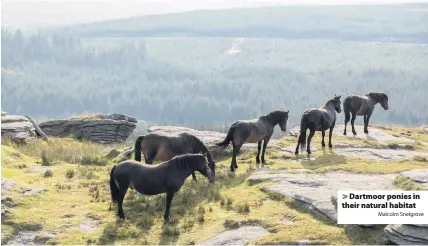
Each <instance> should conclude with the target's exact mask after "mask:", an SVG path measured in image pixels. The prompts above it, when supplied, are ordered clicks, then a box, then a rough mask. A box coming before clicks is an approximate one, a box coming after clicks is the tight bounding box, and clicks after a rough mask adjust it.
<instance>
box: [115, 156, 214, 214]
mask: <svg viewBox="0 0 428 246" xmlns="http://www.w3.org/2000/svg"><path fill="white" fill-rule="evenodd" d="M195 171H198V172H200V173H201V174H202V175H203V176H205V177H207V178H208V179H209V181H210V183H214V182H215V179H214V175H213V173H212V172H211V169H210V168H209V166H208V158H207V156H206V154H185V155H178V156H176V157H174V158H173V159H171V160H169V161H167V162H163V163H161V164H159V165H155V166H152V165H147V164H143V163H140V162H137V161H134V160H126V161H122V162H121V163H119V164H118V165H115V166H113V168H112V169H111V171H110V192H111V198H112V201H113V203H116V202H117V204H118V212H117V214H118V216H119V217H120V218H121V219H125V214H124V213H123V207H122V204H123V199H124V198H125V195H126V192H127V191H128V188H131V189H135V190H136V191H137V192H138V193H140V194H142V195H149V196H153V195H157V194H161V193H166V208H165V214H164V219H165V222H168V221H169V219H170V208H171V201H172V198H173V197H174V194H175V193H176V192H178V191H179V190H180V189H181V187H182V186H183V184H184V181H185V180H186V179H187V177H189V176H190V174H192V173H194V172H195Z"/></svg>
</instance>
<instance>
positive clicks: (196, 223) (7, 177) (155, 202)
mask: <svg viewBox="0 0 428 246" xmlns="http://www.w3.org/2000/svg"><path fill="white" fill-rule="evenodd" d="M340 127H341V126H340V125H339V126H338V129H340ZM357 130H359V128H358V129H357ZM295 142H296V138H295V137H292V136H287V137H284V138H282V139H280V140H278V141H276V142H275V144H272V145H269V146H268V150H267V156H266V160H267V165H266V166H264V167H258V166H256V163H255V152H254V150H251V149H248V150H246V151H244V152H243V153H242V154H241V155H240V156H239V158H238V165H239V168H238V170H237V173H236V174H231V173H229V172H228V167H229V164H230V161H231V159H230V156H227V157H225V158H224V159H223V157H220V156H217V157H215V158H216V161H217V179H216V183H215V184H214V185H209V183H208V181H207V180H205V179H204V178H203V177H202V176H201V175H200V174H199V173H197V177H198V181H196V182H192V181H191V178H189V179H188V180H187V181H186V183H185V185H184V187H183V188H182V190H181V191H179V193H178V194H177V195H176V196H175V198H174V200H173V203H172V210H171V211H172V218H173V222H172V223H171V224H168V225H163V224H162V222H163V217H162V215H163V211H164V210H163V209H164V206H165V195H159V196H154V197H144V196H141V195H138V194H137V193H136V192H135V191H133V190H132V191H128V193H127V195H126V198H125V202H124V210H125V213H126V214H127V216H128V218H129V219H128V220H126V221H120V220H117V219H116V212H115V210H114V211H109V205H110V194H109V188H108V177H109V175H108V174H109V171H110V169H111V167H112V165H113V164H114V163H117V161H116V160H112V159H109V158H107V157H104V155H105V153H106V149H107V148H110V147H114V148H117V149H123V148H124V147H125V146H126V145H132V143H126V144H124V145H114V146H108V145H107V146H106V145H98V144H94V143H84V142H77V141H75V140H72V139H67V138H62V139H55V138H51V144H49V143H46V142H42V140H40V141H38V140H36V141H35V142H32V143H29V144H27V145H16V144H12V143H11V142H9V141H7V140H6V139H2V155H1V162H2V206H3V207H2V225H1V226H2V228H1V229H2V244H4V243H6V242H9V243H16V244H28V243H31V242H36V243H42V244H43V243H47V244H86V243H91V244H112V243H120V244H176V243H177V244H199V243H203V244H224V243H243V242H249V243H254V244H290V243H291V244H297V243H312V244H317V243H318V244H319V243H322V244H386V243H388V238H391V235H390V234H388V233H394V230H399V229H400V228H401V227H391V226H388V227H385V226H386V225H377V226H374V227H362V226H356V225H345V226H340V225H337V224H336V223H335V221H334V216H335V214H334V213H332V211H333V210H334V208H333V203H332V202H330V194H332V193H334V190H335V189H338V188H342V187H347V188H356V189H404V190H415V189H427V188H428V186H427V185H428V183H426V180H428V179H427V178H428V173H427V172H428V162H427V158H428V147H427V146H428V145H427V142H428V133H427V129H426V128H424V127H418V128H388V127H380V126H377V127H375V126H373V128H371V132H370V134H369V135H368V136H365V135H364V134H363V135H361V136H359V137H358V138H353V137H343V136H342V135H341V134H340V130H338V132H337V134H335V135H334V137H333V145H334V149H333V150H332V151H329V150H326V151H321V147H320V134H316V135H315V138H314V140H313V145H312V146H313V147H312V149H313V155H312V158H311V159H309V160H308V159H306V158H302V157H303V155H302V156H300V157H299V158H297V159H296V157H295V156H294V154H292V153H291V152H292V150H293V148H294V147H295ZM43 151H45V156H44V157H43V158H42V159H41V153H42V152H43ZM361 153H363V154H361ZM356 154H357V155H356ZM424 172H425V173H424ZM344 175H346V179H344V178H343V177H344ZM424 177H425V178H424ZM424 179H425V181H424ZM418 182H419V183H418ZM423 182H425V183H423ZM315 189H316V192H314V191H315ZM237 194H238V195H237ZM305 197H306V198H305ZM303 198H304V199H303ZM306 199H309V200H315V202H313V204H312V206H315V207H316V209H315V210H314V209H310V211H320V213H317V214H312V213H310V212H309V211H308V210H307V208H308V206H307V204H305V202H304V201H305V200H306ZM114 209H115V207H114ZM408 227H409V226H407V227H406V228H405V229H406V230H409V228H408ZM238 228H239V229H238ZM403 228H404V227H403ZM403 228H402V229H403ZM421 228H423V227H421ZM384 229H385V231H384ZM392 229H394V230H392ZM425 229H428V228H425ZM425 229H423V230H425ZM421 230H422V229H421ZM407 232H408V231H406V233H407ZM242 236H245V237H246V238H242ZM404 237H405V236H404ZM401 240H405V239H401ZM420 240H423V239H420Z"/></svg>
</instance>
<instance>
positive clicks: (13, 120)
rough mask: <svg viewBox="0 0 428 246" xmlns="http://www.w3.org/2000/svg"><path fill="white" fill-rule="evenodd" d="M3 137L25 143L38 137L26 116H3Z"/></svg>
mask: <svg viewBox="0 0 428 246" xmlns="http://www.w3.org/2000/svg"><path fill="white" fill-rule="evenodd" d="M1 136H2V137H4V136H8V137H10V138H12V140H13V141H16V142H25V141H27V140H29V139H32V138H35V137H36V132H35V128H34V126H33V124H32V123H31V122H30V121H29V120H28V119H27V118H26V117H24V116H20V115H4V116H3V115H2V117H1Z"/></svg>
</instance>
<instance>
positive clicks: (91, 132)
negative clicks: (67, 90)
mask: <svg viewBox="0 0 428 246" xmlns="http://www.w3.org/2000/svg"><path fill="white" fill-rule="evenodd" d="M136 126H137V119H135V118H134V117H131V116H126V115H122V114H111V115H99V116H98V117H96V118H90V119H85V118H82V119H68V120H51V121H46V122H43V123H41V124H39V127H40V128H41V129H42V130H43V132H45V133H46V135H48V136H55V137H69V136H72V137H74V138H76V139H78V140H90V141H93V142H98V143H106V144H108V143H120V142H124V141H126V139H127V138H128V137H129V135H131V133H132V132H133V131H134V129H135V128H136Z"/></svg>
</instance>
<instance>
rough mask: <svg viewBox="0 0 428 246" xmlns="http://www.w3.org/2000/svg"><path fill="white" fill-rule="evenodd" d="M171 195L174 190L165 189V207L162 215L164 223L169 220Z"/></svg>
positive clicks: (172, 195)
mask: <svg viewBox="0 0 428 246" xmlns="http://www.w3.org/2000/svg"><path fill="white" fill-rule="evenodd" d="M173 197H174V191H167V192H166V207H165V214H164V215H163V218H164V222H165V223H166V222H169V220H170V218H171V214H170V208H171V201H172V198H173Z"/></svg>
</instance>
